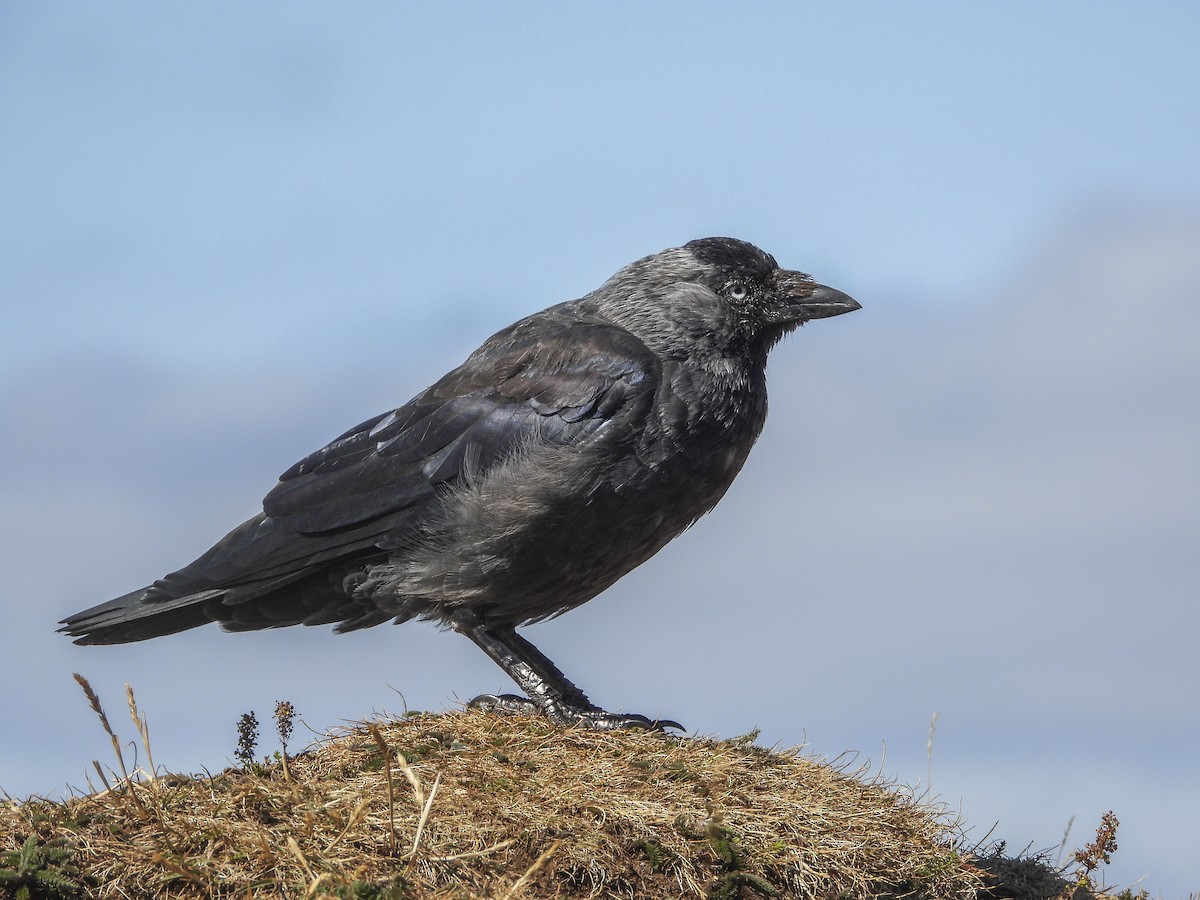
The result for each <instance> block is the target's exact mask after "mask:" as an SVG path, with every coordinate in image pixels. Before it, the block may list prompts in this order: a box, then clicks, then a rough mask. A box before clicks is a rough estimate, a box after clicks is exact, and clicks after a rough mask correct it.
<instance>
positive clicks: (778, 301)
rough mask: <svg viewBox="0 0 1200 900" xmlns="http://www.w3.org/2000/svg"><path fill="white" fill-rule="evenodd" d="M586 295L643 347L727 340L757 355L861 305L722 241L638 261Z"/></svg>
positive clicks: (741, 245)
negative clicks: (639, 338)
mask: <svg viewBox="0 0 1200 900" xmlns="http://www.w3.org/2000/svg"><path fill="white" fill-rule="evenodd" d="M592 296H593V297H594V298H596V299H597V300H598V301H599V302H600V303H601V305H602V306H603V307H604V309H605V311H606V312H607V313H608V314H609V315H611V316H612V317H613V318H614V319H615V320H617V321H620V322H622V324H625V325H626V327H628V328H630V330H632V331H634V332H635V333H637V334H639V335H641V336H642V337H643V339H645V340H647V341H648V342H649V343H655V344H662V343H667V344H670V345H674V346H689V347H697V346H703V345H705V344H708V343H710V342H711V341H712V340H714V339H717V338H721V337H727V338H729V339H730V340H731V341H732V342H734V343H737V344H739V345H741V346H742V347H746V348H748V349H751V350H752V351H759V352H761V353H762V354H765V353H766V351H767V350H769V349H770V348H771V347H772V346H773V345H774V344H775V343H776V342H777V341H778V340H779V339H780V338H781V337H783V336H784V335H785V334H787V333H788V332H789V331H791V330H792V329H794V328H796V327H797V326H799V325H803V324H804V323H805V322H807V321H809V320H811V319H823V318H827V317H829V316H837V315H841V314H842V313H847V312H853V311H854V310H856V309H859V308H860V305H859V303H858V302H857V301H855V300H854V299H853V298H851V297H849V296H847V295H846V294H843V293H842V292H841V291H838V290H835V289H834V288H831V287H826V286H825V285H823V284H818V283H816V282H815V281H813V280H812V278H811V277H810V276H808V275H806V274H805V273H803V272H796V271H792V270H790V269H781V268H780V267H779V264H778V263H777V262H776V261H775V258H774V257H773V256H771V254H769V253H766V252H765V251H763V250H760V249H759V248H758V247H755V246H754V245H753V244H749V243H747V242H746V241H740V240H737V239H736V238H727V237H711V238H701V239H699V240H695V241H690V242H689V243H687V244H685V245H683V246H682V247H675V248H672V249H670V250H664V251H662V252H661V253H656V254H654V255H653V256H647V257H645V258H644V259H640V260H638V261H637V262H635V263H633V264H631V265H629V266H626V267H625V268H624V269H622V270H621V271H620V272H618V273H617V274H616V275H614V276H613V277H612V278H610V279H609V280H608V282H606V283H605V285H604V286H603V287H602V288H600V289H599V290H598V291H596V292H595V293H594V294H593V295H592ZM679 337H685V338H686V340H684V341H682V342H681V341H678V338H679ZM659 349H660V350H661V349H666V348H665V347H662V346H660V347H659ZM753 355H755V356H757V355H759V353H758V352H755V353H753ZM764 358H765V356H764Z"/></svg>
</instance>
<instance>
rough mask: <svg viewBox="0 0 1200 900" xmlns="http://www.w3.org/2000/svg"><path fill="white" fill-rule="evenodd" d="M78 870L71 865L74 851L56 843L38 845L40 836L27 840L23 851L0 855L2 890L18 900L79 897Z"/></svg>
mask: <svg viewBox="0 0 1200 900" xmlns="http://www.w3.org/2000/svg"><path fill="white" fill-rule="evenodd" d="M77 875H78V871H77V870H76V868H75V866H74V865H73V864H72V862H71V851H70V850H67V849H66V848H64V847H62V846H61V845H59V844H58V843H57V842H55V841H51V842H50V843H48V844H39V843H38V839H37V835H36V834H31V835H30V836H29V837H27V838H26V839H25V843H23V844H22V845H21V849H20V850H10V851H8V852H6V853H0V889H4V890H6V891H10V892H11V893H6V896H12V897H14V898H15V900H41V898H52V897H77V896H79V891H80V887H79V884H78V883H77V882H76V881H75V877H76V876H77Z"/></svg>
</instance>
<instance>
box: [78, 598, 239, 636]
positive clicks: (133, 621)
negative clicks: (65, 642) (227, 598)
mask: <svg viewBox="0 0 1200 900" xmlns="http://www.w3.org/2000/svg"><path fill="white" fill-rule="evenodd" d="M224 593H225V592H224V591H223V590H220V589H216V590H205V591H196V592H194V593H190V594H184V595H183V596H181V597H172V596H170V595H168V594H166V593H164V592H163V591H162V590H160V589H159V588H157V587H156V586H155V585H151V586H150V587H144V588H140V589H138V590H136V591H131V592H130V593H128V594H125V595H124V596H122V597H117V598H116V599H115V600H109V601H108V602H107V603H101V604H100V605H99V606H93V607H92V608H91V609H85V610H84V611H83V612H78V613H75V615H73V616H68V617H67V618H65V619H63V620H62V622H61V624H62V626H63V627H62V628H60V629H59V631H61V632H65V633H66V634H69V635H70V636H71V637H73V638H75V643H77V644H127V643H129V642H131V641H144V640H146V639H147V638H153V637H160V636H161V635H164V634H175V633H176V632H178V631H186V630H187V629H189V628H195V627H196V626H198V625H204V624H207V623H208V622H211V621H213V616H212V614H211V613H210V612H209V611H208V609H206V608H207V607H210V604H209V601H211V600H216V601H218V602H220V598H221V596H222V595H223V594H224Z"/></svg>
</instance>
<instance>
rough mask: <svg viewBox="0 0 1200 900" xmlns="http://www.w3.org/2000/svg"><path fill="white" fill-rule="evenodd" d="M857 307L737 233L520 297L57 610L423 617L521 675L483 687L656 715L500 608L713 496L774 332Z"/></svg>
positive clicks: (577, 594)
mask: <svg viewBox="0 0 1200 900" xmlns="http://www.w3.org/2000/svg"><path fill="white" fill-rule="evenodd" d="M858 308H859V304H858V303H856V302H855V301H854V300H852V299H851V298H850V297H848V296H846V295H845V294H843V293H841V292H840V291H836V290H834V289H833V288H829V287H825V286H823V285H820V284H816V283H814V282H813V281H812V279H811V278H810V277H809V276H808V275H805V274H803V273H801V272H793V271H788V270H786V269H781V268H779V266H778V265H777V264H776V262H775V260H774V259H773V258H772V257H771V256H770V255H768V254H767V253H765V252H763V251H762V250H759V249H758V248H757V247H754V246H753V245H751V244H748V243H745V242H744V241H739V240H734V239H732V238H719V237H718V238H705V239H703V240H696V241H692V242H691V243H688V244H686V245H684V246H683V247H678V248H674V249H670V250H664V251H663V252H661V253H656V254H654V255H653V256H647V257H646V258H645V259H641V260H638V261H637V262H635V263H633V264H632V265H629V266H626V267H625V268H623V269H621V271H619V272H617V274H615V275H614V276H612V277H611V278H610V279H608V281H606V282H605V283H604V284H603V285H601V286H600V287H599V288H598V289H597V290H595V291H593V292H592V293H590V294H588V295H587V296H585V297H583V298H582V299H579V300H574V301H571V302H568V303H560V304H558V305H557V306H552V307H550V308H549V309H546V310H543V311H542V312H539V313H536V314H534V315H532V316H529V317H528V318H525V319H522V320H521V321H519V322H517V323H516V324H514V325H510V326H509V327H508V328H505V329H504V330H503V331H501V332H499V333H498V334H496V335H494V336H493V337H491V338H489V339H488V340H487V341H485V342H484V344H483V346H482V347H480V348H479V349H478V350H476V351H475V352H474V353H472V354H471V355H470V356H469V357H468V358H467V360H466V362H464V363H463V364H462V365H461V366H459V367H458V368H457V369H455V370H454V371H452V372H450V373H449V374H448V375H446V376H445V377H443V378H442V379H441V380H440V381H438V382H437V383H436V384H434V385H433V386H432V387H430V388H427V389H426V390H424V391H422V392H421V393H420V394H418V395H417V396H416V397H414V398H413V399H412V400H410V401H409V402H408V403H407V404H405V405H404V406H401V407H400V408H399V409H395V410H392V411H391V412H387V413H384V414H383V415H380V416H376V417H375V418H373V419H369V420H368V421H366V422H364V423H363V424H361V425H359V426H357V427H356V428H352V429H350V430H349V431H347V432H346V433H345V434H343V435H342V436H341V437H339V438H337V439H336V440H335V441H333V442H332V443H331V444H329V445H328V446H326V447H324V448H323V449H321V450H318V451H317V452H316V453H314V454H312V455H311V456H309V457H307V458H305V459H303V460H301V461H300V462H299V463H297V464H296V465H294V466H292V467H291V468H290V469H288V470H287V471H286V472H284V473H283V475H281V476H280V478H279V483H278V484H276V485H275V487H274V488H272V490H271V492H270V493H268V494H267V496H266V498H265V499H264V500H263V511H262V513H261V514H260V515H257V516H255V517H254V518H253V519H251V520H250V521H248V522H246V523H245V524H243V525H240V526H238V527H237V528H235V529H234V530H233V531H231V532H230V533H229V534H228V535H226V536H225V537H224V538H222V539H221V540H220V541H218V542H217V544H216V546H214V547H213V548H212V549H211V550H209V551H208V552H207V553H205V554H204V555H203V556H201V557H200V558H199V559H197V560H196V561H195V562H193V563H192V564H191V565H189V566H186V567H184V568H182V569H180V570H179V571H178V572H174V573H172V574H170V575H167V576H166V577H165V578H162V579H160V580H159V581H156V582H154V584H152V585H150V586H149V587H145V588H141V589H139V590H136V591H133V592H132V593H129V594H126V595H125V596H123V597H118V598H117V599H115V600H111V601H109V602H108V603H102V604H100V605H99V606H95V607H92V608H91V609H88V610H85V611H83V612H80V613H76V614H75V615H73V616H70V617H69V618H67V619H64V620H63V622H62V624H63V626H64V627H63V628H62V629H61V630H62V631H65V632H66V633H68V634H70V635H72V636H74V637H76V638H77V640H76V643H78V644H118V643H124V642H126V641H140V640H144V639H146V638H152V637H158V636H159V635H164V634H172V633H174V632H177V631H183V630H184V629H187V628H194V627H196V626H197V625H203V624H206V623H208V622H219V623H221V626H222V627H223V628H225V629H227V630H229V631H244V630H251V629H258V628H278V627H281V626H284V625H296V624H304V625H323V624H327V623H333V624H336V626H337V627H336V629H335V630H336V631H339V632H342V631H354V630H356V629H359V628H366V627H369V626H371V625H378V624H380V623H382V622H386V621H387V620H389V619H392V620H394V621H396V622H405V621H407V620H409V619H413V618H421V619H432V620H434V621H436V622H438V623H440V624H442V625H443V626H445V627H448V628H452V629H454V630H455V631H458V632H461V633H462V634H465V635H466V636H467V637H469V638H470V639H471V640H473V641H474V642H475V643H476V644H478V645H479V647H480V648H481V649H482V650H483V651H484V652H485V653H486V654H487V655H488V656H490V657H491V658H492V659H493V660H495V661H496V663H498V664H499V665H500V667H501V668H502V669H504V671H505V672H507V673H508V675H509V677H511V678H512V679H513V681H515V682H516V683H517V684H518V685H519V686H520V687H521V689H522V690H524V691H525V692H526V694H527V695H528V698H529V699H528V700H526V699H524V698H520V697H516V696H512V695H501V696H495V695H485V696H484V697H482V698H478V700H479V702H481V703H482V704H484V705H488V706H492V707H495V708H500V709H506V710H511V709H534V708H536V709H538V710H541V712H542V713H544V714H545V715H546V716H548V717H549V718H551V719H552V720H554V721H556V722H562V723H580V724H584V725H587V726H591V727H595V728H621V727H638V726H641V727H649V726H654V725H658V726H660V727H661V726H663V725H671V726H675V727H678V726H677V725H675V723H671V722H666V721H665V720H664V721H662V722H652V721H651V720H649V719H647V718H646V717H644V716H638V715H620V714H614V713H608V712H605V711H604V710H602V709H600V708H599V707H597V706H595V705H594V704H593V703H592V702H591V701H589V700H588V698H587V697H586V696H585V695H584V693H583V692H582V691H581V690H579V688H577V687H576V686H575V685H573V684H572V683H571V682H570V681H568V680H567V678H566V677H565V676H564V675H563V674H562V673H561V672H560V671H559V670H558V669H557V668H556V667H555V666H554V664H553V663H552V662H550V660H549V659H547V658H546V657H545V656H543V655H542V654H541V653H540V652H538V650H537V649H536V648H535V647H534V646H533V645H532V644H530V643H529V642H528V641H526V640H525V639H524V638H522V637H521V636H519V635H518V634H517V632H516V628H517V626H519V625H526V624H529V623H531V622H537V621H540V620H542V619H546V618H549V617H551V616H556V615H558V614H559V613H562V612H565V611H566V610H568V609H571V608H573V607H575V606H578V605H579V604H581V603H584V602H586V601H588V600H590V599H592V598H593V597H595V596H596V595H597V594H599V593H600V592H601V591H603V590H604V589H605V588H607V587H608V586H609V585H611V584H612V583H613V582H614V581H616V580H617V579H618V578H620V577H621V576H622V575H624V574H625V573H626V572H629V571H630V570H631V569H633V568H634V567H635V566H638V565H640V564H641V563H643V562H645V561H646V560H647V559H649V558H650V557H651V556H653V555H654V554H655V553H657V552H658V551H659V550H660V549H662V547H663V546H664V545H665V544H666V543H667V542H668V541H670V540H671V539H672V538H673V537H675V536H676V535H678V534H679V533H680V532H682V531H683V530H684V529H685V528H687V527H688V526H689V525H691V524H692V523H693V522H695V521H696V520H697V519H698V518H700V516H702V515H704V514H705V513H706V512H708V511H709V510H710V509H712V508H713V506H714V505H716V503H717V501H718V500H720V499H721V497H722V495H724V493H725V491H726V490H727V489H728V488H729V485H730V483H731V482H732V481H733V479H734V476H736V475H737V473H738V471H739V470H740V469H741V468H742V464H743V463H744V462H745V461H746V455H747V454H748V453H749V452H750V448H751V446H753V444H754V441H755V440H756V439H757V438H758V435H759V432H760V431H761V429H762V427H763V421H764V419H765V418H766V415H767V386H766V372H765V369H766V363H767V353H768V351H769V350H770V349H771V348H772V346H774V344H775V343H776V342H777V341H778V340H779V339H780V338H781V337H783V336H784V335H785V334H787V333H788V332H790V331H791V330H792V329H794V328H795V327H796V326H797V325H802V324H803V323H805V322H807V321H808V320H810V319H819V318H824V317H827V316H836V315H840V314H841V313H845V312H850V311H852V310H856V309H858Z"/></svg>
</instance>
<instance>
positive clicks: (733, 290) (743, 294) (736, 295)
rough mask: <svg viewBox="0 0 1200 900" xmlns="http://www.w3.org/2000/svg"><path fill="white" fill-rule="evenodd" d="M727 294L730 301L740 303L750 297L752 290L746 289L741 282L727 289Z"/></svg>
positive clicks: (736, 282) (734, 283)
mask: <svg viewBox="0 0 1200 900" xmlns="http://www.w3.org/2000/svg"><path fill="white" fill-rule="evenodd" d="M725 292H726V293H727V294H729V299H730V300H736V301H738V302H739V303H740V302H741V301H743V300H745V299H746V298H747V297H749V296H750V288H748V287H746V285H744V284H743V283H742V282H740V281H735V282H733V284H731V285H729V287H727V288H726V289H725Z"/></svg>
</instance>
